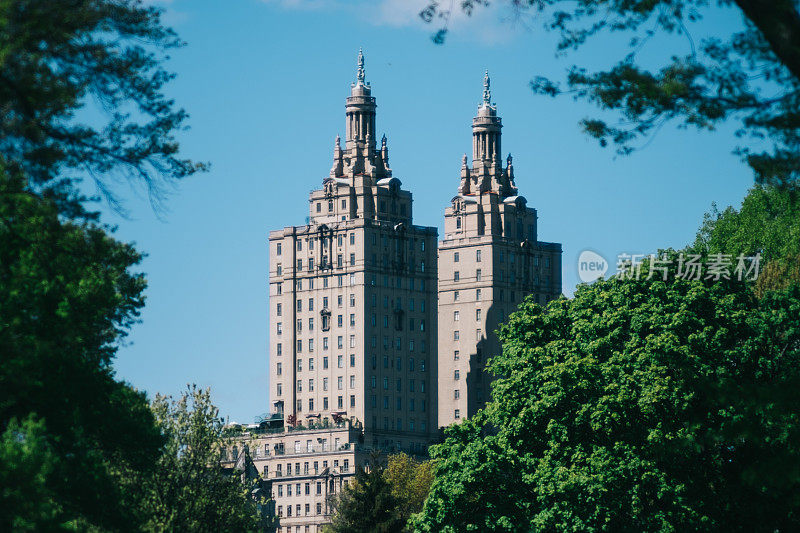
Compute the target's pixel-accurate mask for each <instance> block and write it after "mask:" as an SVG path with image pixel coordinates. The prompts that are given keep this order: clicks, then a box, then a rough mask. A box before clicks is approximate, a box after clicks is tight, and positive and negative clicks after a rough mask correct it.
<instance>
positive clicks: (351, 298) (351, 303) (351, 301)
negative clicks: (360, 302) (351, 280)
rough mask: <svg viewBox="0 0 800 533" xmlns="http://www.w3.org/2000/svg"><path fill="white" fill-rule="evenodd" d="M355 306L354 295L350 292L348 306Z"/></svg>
mask: <svg viewBox="0 0 800 533" xmlns="http://www.w3.org/2000/svg"><path fill="white" fill-rule="evenodd" d="M355 306H356V295H355V294H352V293H351V294H350V307H355Z"/></svg>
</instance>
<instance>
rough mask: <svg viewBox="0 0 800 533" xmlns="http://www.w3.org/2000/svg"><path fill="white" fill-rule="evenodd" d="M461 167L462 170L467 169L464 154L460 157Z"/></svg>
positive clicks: (465, 155)
mask: <svg viewBox="0 0 800 533" xmlns="http://www.w3.org/2000/svg"><path fill="white" fill-rule="evenodd" d="M461 166H462V168H466V167H467V154H464V155H463V156H462V157H461Z"/></svg>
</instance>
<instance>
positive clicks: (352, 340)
mask: <svg viewBox="0 0 800 533" xmlns="http://www.w3.org/2000/svg"><path fill="white" fill-rule="evenodd" d="M350 347H351V348H355V347H356V336H355V335H350Z"/></svg>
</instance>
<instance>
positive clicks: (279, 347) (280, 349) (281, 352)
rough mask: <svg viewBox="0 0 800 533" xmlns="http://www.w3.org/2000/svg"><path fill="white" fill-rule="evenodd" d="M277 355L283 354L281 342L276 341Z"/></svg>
mask: <svg viewBox="0 0 800 533" xmlns="http://www.w3.org/2000/svg"><path fill="white" fill-rule="evenodd" d="M278 355H283V344H282V343H280V342H279V343H278Z"/></svg>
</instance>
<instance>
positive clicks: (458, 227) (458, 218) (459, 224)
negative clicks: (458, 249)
mask: <svg viewBox="0 0 800 533" xmlns="http://www.w3.org/2000/svg"><path fill="white" fill-rule="evenodd" d="M456 229H461V217H456Z"/></svg>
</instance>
